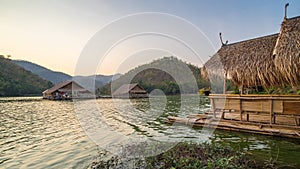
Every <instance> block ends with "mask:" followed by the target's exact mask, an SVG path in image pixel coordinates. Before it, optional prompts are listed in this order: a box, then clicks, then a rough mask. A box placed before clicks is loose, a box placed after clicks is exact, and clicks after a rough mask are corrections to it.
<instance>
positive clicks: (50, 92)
mask: <svg viewBox="0 0 300 169" xmlns="http://www.w3.org/2000/svg"><path fill="white" fill-rule="evenodd" d="M92 97H93V94H92V92H90V91H89V90H87V89H85V88H84V87H82V86H80V85H79V84H78V83H76V82H75V81H71V80H68V81H64V82H61V83H59V84H57V85H55V86H53V87H51V88H50V89H47V90H45V91H44V92H43V98H44V99H50V100H70V99H74V98H92Z"/></svg>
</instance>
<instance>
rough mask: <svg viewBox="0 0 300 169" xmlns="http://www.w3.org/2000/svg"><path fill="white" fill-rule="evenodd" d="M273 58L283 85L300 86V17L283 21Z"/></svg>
mask: <svg viewBox="0 0 300 169" xmlns="http://www.w3.org/2000/svg"><path fill="white" fill-rule="evenodd" d="M273 57H274V58H275V64H276V67H277V69H278V71H279V72H280V74H281V75H282V76H283V77H284V81H282V83H287V84H291V85H292V86H300V16H298V17H294V18H290V19H287V18H285V19H284V20H283V22H282V24H281V30H280V33H279V36H278V39H277V43H276V46H275V48H274V52H273Z"/></svg>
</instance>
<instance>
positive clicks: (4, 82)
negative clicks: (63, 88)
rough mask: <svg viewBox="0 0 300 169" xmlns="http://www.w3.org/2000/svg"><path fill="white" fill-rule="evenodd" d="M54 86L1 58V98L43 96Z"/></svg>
mask: <svg viewBox="0 0 300 169" xmlns="http://www.w3.org/2000/svg"><path fill="white" fill-rule="evenodd" d="M52 85H53V84H52V83H51V82H50V81H47V80H44V79H42V78H40V77H39V76H38V75H35V74H33V73H31V72H30V71H27V70H25V69H24V68H22V67H20V66H19V65H17V64H15V63H14V62H13V61H12V60H10V59H6V58H4V57H3V56H0V96H24V95H41V93H42V92H43V91H44V90H46V89H48V88H49V87H51V86H52Z"/></svg>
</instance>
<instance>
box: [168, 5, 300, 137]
mask: <svg viewBox="0 0 300 169" xmlns="http://www.w3.org/2000/svg"><path fill="white" fill-rule="evenodd" d="M287 6H288V4H287V5H286V6H285V9H287ZM285 13H286V12H285ZM220 39H221V42H222V47H221V48H220V49H219V50H218V51H217V53H216V54H215V55H213V56H212V57H211V58H210V59H209V60H208V61H207V62H206V63H205V64H204V67H203V69H202V72H201V73H202V75H203V76H204V77H207V78H215V77H222V78H223V79H224V85H223V94H211V95H210V96H209V99H210V103H211V110H210V112H208V113H207V114H198V115H192V116H190V117H187V118H180V117H168V122H170V123H174V122H178V123H184V124H189V125H195V126H204V125H207V124H206V123H207V119H210V126H215V127H216V128H219V129H224V130H230V131H243V132H250V133H259V134H266V135H274V136H282V137H291V138H299V139H300V95H299V94H294V95H275V94H263V95H261V94H259V95H253V94H252V95H251V94H245V92H244V91H245V90H244V87H245V88H253V87H264V88H272V87H274V86H277V87H284V86H291V87H294V88H298V89H300V16H298V17H293V18H287V17H286V16H285V17H284V20H283V22H282V24H281V29H280V32H279V33H278V34H273V35H267V36H263V37H258V38H254V39H250V40H245V41H241V42H237V43H232V44H227V42H226V43H223V40H222V37H221V33H220ZM226 79H231V80H232V81H233V82H234V84H235V85H237V86H239V87H240V91H241V92H240V94H226ZM212 83H213V82H212Z"/></svg>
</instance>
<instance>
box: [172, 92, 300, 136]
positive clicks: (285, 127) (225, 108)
mask: <svg viewBox="0 0 300 169" xmlns="http://www.w3.org/2000/svg"><path fill="white" fill-rule="evenodd" d="M209 99H210V102H211V111H210V112H208V113H206V114H195V115H190V116H188V117H184V118H183V117H174V116H169V117H168V118H167V123H170V124H173V123H181V124H186V125H191V126H193V127H203V126H204V125H205V126H209V127H213V128H216V129H222V130H231V131H239V132H248V133H257V134H264V135H272V136H280V137H290V138H300V126H299V124H300V122H299V119H300V96H297V95H284V96H280V95H244V96H240V95H211V96H209Z"/></svg>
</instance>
